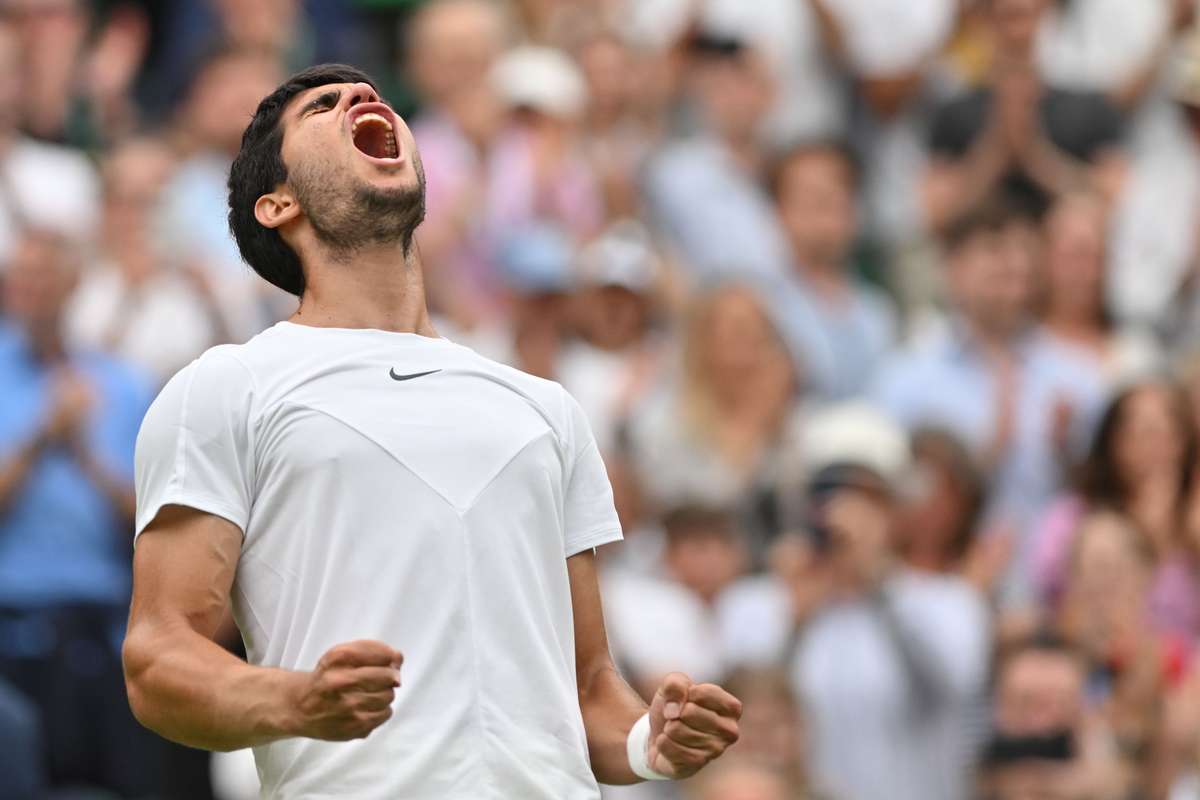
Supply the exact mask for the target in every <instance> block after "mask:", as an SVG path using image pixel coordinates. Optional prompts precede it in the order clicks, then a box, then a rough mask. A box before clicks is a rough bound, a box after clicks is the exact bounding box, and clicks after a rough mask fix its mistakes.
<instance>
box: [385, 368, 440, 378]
mask: <svg viewBox="0 0 1200 800" xmlns="http://www.w3.org/2000/svg"><path fill="white" fill-rule="evenodd" d="M435 372H441V370H440V369H431V370H429V371H428V372H410V373H409V374H407V375H397V374H396V368H395V367H392V369H391V370H390V371H389V372H388V374H389V375H391V376H392V380H394V381H411V380H412V379H413V378H421V377H424V376H425V375H432V374H433V373H435Z"/></svg>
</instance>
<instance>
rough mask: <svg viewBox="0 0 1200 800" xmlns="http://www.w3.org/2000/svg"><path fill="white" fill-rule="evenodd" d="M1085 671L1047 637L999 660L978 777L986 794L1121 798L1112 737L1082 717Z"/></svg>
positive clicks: (1007, 799)
mask: <svg viewBox="0 0 1200 800" xmlns="http://www.w3.org/2000/svg"><path fill="white" fill-rule="evenodd" d="M1086 674H1087V672H1086V667H1085V665H1084V661H1083V659H1082V658H1081V657H1080V656H1079V654H1078V653H1076V652H1075V651H1074V650H1072V649H1071V648H1070V647H1069V646H1068V645H1066V644H1064V643H1063V642H1062V641H1060V640H1058V639H1055V638H1053V637H1047V636H1043V637H1039V638H1035V639H1032V640H1029V641H1026V642H1022V643H1021V644H1019V645H1017V646H1015V647H1013V648H1012V649H1011V650H1010V651H1008V652H1007V653H1005V654H1004V655H1003V657H1002V658H1001V660H1000V664H999V666H998V667H997V670H996V682H995V693H994V699H993V703H994V715H995V719H994V732H993V735H992V740H991V742H990V743H989V745H988V748H987V752H986V753H985V755H984V760H983V770H982V774H981V776H980V777H981V786H980V790H981V793H982V795H983V796H984V797H987V798H989V800H991V798H996V800H1022V799H1023V798H1028V797H1080V798H1089V800H1118V798H1123V797H1125V796H1126V795H1124V794H1123V793H1122V792H1123V791H1124V790H1125V788H1126V787H1127V785H1128V782H1127V780H1126V779H1125V776H1124V775H1123V774H1122V771H1121V765H1120V764H1119V763H1118V762H1117V761H1116V759H1115V758H1114V757H1113V742H1112V739H1111V732H1110V731H1109V730H1108V729H1107V728H1106V727H1105V725H1104V723H1103V720H1102V719H1101V718H1099V717H1096V716H1094V715H1089V714H1088V713H1087V712H1086V705H1085V700H1086V695H1085V691H1084V689H1085V682H1086Z"/></svg>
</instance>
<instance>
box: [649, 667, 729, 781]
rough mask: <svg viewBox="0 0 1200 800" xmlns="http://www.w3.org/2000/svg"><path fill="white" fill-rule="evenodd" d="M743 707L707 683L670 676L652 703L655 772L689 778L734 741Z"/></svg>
mask: <svg viewBox="0 0 1200 800" xmlns="http://www.w3.org/2000/svg"><path fill="white" fill-rule="evenodd" d="M741 716H742V702H741V701H740V700H738V699H737V698H736V697H734V696H733V695H731V694H730V693H729V692H727V691H725V690H724V689H722V688H721V687H720V686H716V685H714V684H711V683H692V680H691V678H689V677H688V676H686V675H684V674H682V673H679V672H672V673H671V674H670V675H668V676H667V677H666V678H664V679H663V682H662V686H660V687H659V688H658V691H657V692H655V693H654V700H653V701H651V703H650V752H649V753H648V755H647V757H646V760H647V762H648V763H649V765H650V768H651V769H653V770H654V771H655V772H659V773H661V774H663V775H667V776H669V777H671V778H687V777H690V776H692V775H694V774H696V773H697V772H699V771H700V768H701V767H703V766H704V765H705V764H707V763H708V762H710V761H712V760H713V759H714V758H716V757H717V756H719V755H721V754H722V753H724V752H725V749H726V748H728V747H729V746H730V745H731V744H733V743H734V742H736V741H737V739H738V720H739V719H741Z"/></svg>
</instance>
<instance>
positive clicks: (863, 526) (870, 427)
mask: <svg viewBox="0 0 1200 800" xmlns="http://www.w3.org/2000/svg"><path fill="white" fill-rule="evenodd" d="M809 430H810V434H809V436H808V437H806V440H805V442H806V446H807V452H808V457H809V459H810V469H811V471H812V475H813V478H812V482H811V484H810V486H811V488H810V502H811V505H812V514H813V517H812V519H813V522H812V523H811V524H810V526H809V530H810V532H811V536H812V537H813V548H814V550H815V551H816V553H817V558H816V559H815V561H814V563H813V564H812V566H811V567H810V568H809V570H808V574H806V575H803V576H802V577H801V578H800V581H801V582H802V583H798V584H797V585H796V586H794V590H795V591H796V592H797V593H800V592H804V593H806V594H807V597H806V603H805V604H804V605H803V606H801V605H800V604H799V603H798V604H797V607H796V613H797V622H798V624H799V626H800V631H799V644H798V646H797V648H796V651H795V655H794V656H793V659H792V663H791V674H792V680H793V685H794V686H795V690H796V693H797V696H798V697H799V698H800V702H801V706H802V707H803V708H804V710H805V713H806V716H807V720H808V724H809V727H810V730H811V737H810V752H809V759H810V761H809V764H810V768H811V770H812V772H813V777H814V779H815V781H816V782H817V785H818V786H820V787H822V788H824V789H826V790H828V791H829V792H830V794H831V795H832V796H834V797H841V796H845V797H853V798H856V800H873V798H880V800H883V799H884V798H887V800H910V799H911V800H918V798H919V799H920V800H934V799H935V798H961V797H963V796H965V795H966V794H967V781H968V777H969V767H970V765H971V763H972V758H973V756H974V752H973V750H974V748H973V736H972V735H971V734H972V726H971V722H972V718H973V709H974V707H975V704H976V703H977V701H978V699H979V698H980V697H981V696H982V692H983V688H984V678H985V671H986V665H987V659H988V649H989V639H988V634H989V623H988V617H987V611H986V608H985V605H984V602H983V598H982V597H981V596H980V595H979V594H978V593H977V592H976V591H975V590H974V589H972V588H971V587H970V586H969V585H968V584H967V583H966V582H965V581H962V580H961V579H957V578H954V577H947V576H940V575H931V574H929V573H922V572H913V571H910V570H907V569H905V568H903V567H902V566H901V565H900V564H898V563H897V560H896V558H895V549H894V543H893V537H894V536H895V526H896V514H897V505H896V491H897V489H898V488H899V481H900V478H901V477H902V476H903V475H905V474H906V472H907V471H908V469H909V463H908V459H909V455H908V442H907V440H906V439H905V437H904V434H903V432H902V431H900V430H899V429H897V428H896V427H894V426H893V424H892V423H891V422H889V421H888V420H887V419H885V418H883V417H881V416H880V415H879V414H878V413H877V412H874V411H873V410H871V409H869V408H867V407H863V406H854V405H852V406H840V407H834V408H831V409H829V410H828V411H825V412H823V413H822V414H819V415H817V416H815V417H814V418H813V419H812V420H811V424H810V428H809ZM814 586H823V587H824V591H814V590H813V588H812V587H814ZM849 654H853V656H850V655H849Z"/></svg>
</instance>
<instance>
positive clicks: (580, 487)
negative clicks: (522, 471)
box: [563, 392, 621, 557]
mask: <svg viewBox="0 0 1200 800" xmlns="http://www.w3.org/2000/svg"><path fill="white" fill-rule="evenodd" d="M564 395H566V393H565V392H564ZM566 405H567V416H568V419H567V436H566V442H567V465H566V475H565V481H564V485H565V486H566V491H565V492H564V500H563V505H564V509H563V521H564V525H563V528H564V530H563V544H564V547H565V554H566V556H567V557H570V556H573V555H575V554H576V553H580V552H582V551H584V550H588V549H590V548H593V547H599V546H600V545H602V544H607V543H609V542H616V541H620V539H621V522H620V520H619V519H618V518H617V509H616V506H615V505H614V504H613V492H612V484H611V483H609V480H608V471H607V470H606V469H605V468H604V460H603V459H602V458H601V457H600V448H599V447H597V446H596V439H595V437H594V436H592V429H591V426H589V425H588V421H587V418H586V417H585V416H584V413H583V409H582V408H580V407H579V403H578V402H576V401H575V398H573V397H571V396H570V395H566Z"/></svg>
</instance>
